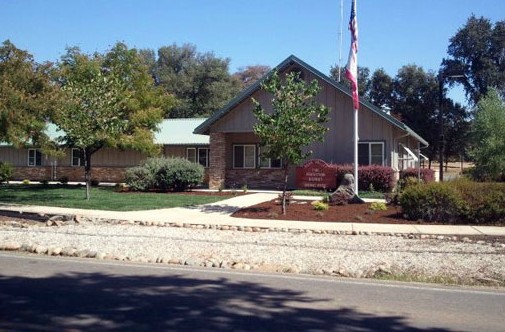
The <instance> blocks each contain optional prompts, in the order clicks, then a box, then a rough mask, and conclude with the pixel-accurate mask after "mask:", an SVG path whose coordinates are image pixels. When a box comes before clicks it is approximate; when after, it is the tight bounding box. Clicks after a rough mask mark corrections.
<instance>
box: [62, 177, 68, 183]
mask: <svg viewBox="0 0 505 332" xmlns="http://www.w3.org/2000/svg"><path fill="white" fill-rule="evenodd" d="M60 183H61V184H67V183H68V176H62V177H61V178H60Z"/></svg>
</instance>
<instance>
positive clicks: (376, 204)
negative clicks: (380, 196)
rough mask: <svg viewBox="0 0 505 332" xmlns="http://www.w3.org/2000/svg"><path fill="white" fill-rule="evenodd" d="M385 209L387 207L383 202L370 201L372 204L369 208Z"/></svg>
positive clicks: (374, 209) (375, 209)
mask: <svg viewBox="0 0 505 332" xmlns="http://www.w3.org/2000/svg"><path fill="white" fill-rule="evenodd" d="M387 209H388V207H387V206H386V203H384V202H372V204H370V210H372V211H386V210H387Z"/></svg>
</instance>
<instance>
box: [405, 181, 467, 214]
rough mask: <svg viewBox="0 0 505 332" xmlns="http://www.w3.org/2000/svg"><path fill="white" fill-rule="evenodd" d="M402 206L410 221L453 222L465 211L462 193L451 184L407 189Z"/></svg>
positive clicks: (433, 183) (432, 184)
mask: <svg viewBox="0 0 505 332" xmlns="http://www.w3.org/2000/svg"><path fill="white" fill-rule="evenodd" d="M400 204H401V207H402V211H403V213H404V215H405V216H406V217H407V219H410V220H420V219H421V220H425V221H440V222H453V221H456V220H458V219H460V217H461V214H462V212H463V211H464V209H465V202H464V201H463V199H462V197H461V195H460V193H459V192H458V191H457V190H456V189H455V188H454V187H451V185H450V183H438V182H432V183H429V184H420V185H416V186H409V187H407V188H406V189H405V190H404V191H403V193H402V194H401V196H400Z"/></svg>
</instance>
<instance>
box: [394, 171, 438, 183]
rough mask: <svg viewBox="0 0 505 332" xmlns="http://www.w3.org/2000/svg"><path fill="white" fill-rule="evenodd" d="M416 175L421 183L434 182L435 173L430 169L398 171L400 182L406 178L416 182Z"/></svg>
mask: <svg viewBox="0 0 505 332" xmlns="http://www.w3.org/2000/svg"><path fill="white" fill-rule="evenodd" d="M418 174H419V175H420V177H421V180H422V181H423V182H433V181H435V171H434V170H432V169H430V168H421V169H417V168H407V169H403V170H401V171H400V180H403V179H406V178H409V177H410V178H415V179H416V180H417V176H418Z"/></svg>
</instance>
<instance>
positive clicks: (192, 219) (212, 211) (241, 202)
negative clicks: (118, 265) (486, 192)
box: [0, 192, 505, 236]
mask: <svg viewBox="0 0 505 332" xmlns="http://www.w3.org/2000/svg"><path fill="white" fill-rule="evenodd" d="M276 197H277V193H272V192H260V193H251V194H249V195H242V196H236V197H233V198H229V199H226V200H223V201H219V202H216V203H210V204H204V205H199V206H193V207H179V208H170V209H158V210H146V211H131V212H118V211H98V210H84V209H70V208H59V207H47V206H25V205H0V210H7V211H19V212H21V213H41V214H76V215H81V216H87V217H98V218H105V219H117V220H133V221H164V222H173V223H177V222H180V223H191V224H201V225H229V226H243V227H268V228H273V227H276V228H290V229H309V230H326V231H336V230H338V231H357V232H360V231H363V232H371V233H408V234H439V235H493V236H505V227H497V226H453V225H401V224H368V223H338V222H317V221H293V220H289V221H288V220H271V219H268V220H266V219H246V218H233V217H231V214H232V213H233V212H235V211H237V210H239V209H241V208H244V207H247V206H252V205H256V204H258V203H261V202H265V201H269V200H272V199H274V198H276ZM304 198H305V199H306V198H307V197H304Z"/></svg>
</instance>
